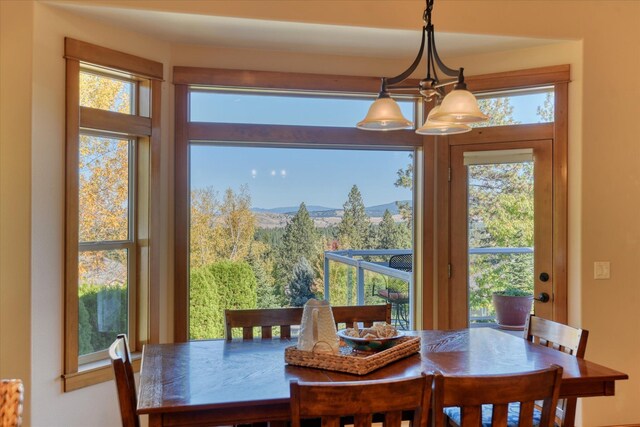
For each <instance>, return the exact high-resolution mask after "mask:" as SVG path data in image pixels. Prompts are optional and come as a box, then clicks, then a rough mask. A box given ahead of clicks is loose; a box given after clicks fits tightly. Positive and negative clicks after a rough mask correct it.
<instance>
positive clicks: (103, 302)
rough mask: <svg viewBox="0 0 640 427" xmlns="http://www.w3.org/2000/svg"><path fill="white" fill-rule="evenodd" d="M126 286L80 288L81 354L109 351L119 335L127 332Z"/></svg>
mask: <svg viewBox="0 0 640 427" xmlns="http://www.w3.org/2000/svg"><path fill="white" fill-rule="evenodd" d="M127 297H128V295H127V285H126V284H113V285H93V284H81V285H80V286H79V287H78V353H79V354H80V355H83V354H89V353H93V352H95V351H100V350H104V349H106V348H108V347H109V346H110V345H111V343H112V342H113V341H114V340H115V339H116V337H117V335H118V334H123V333H126V332H127V318H128V316H127V315H128V311H129V310H128V298H127Z"/></svg>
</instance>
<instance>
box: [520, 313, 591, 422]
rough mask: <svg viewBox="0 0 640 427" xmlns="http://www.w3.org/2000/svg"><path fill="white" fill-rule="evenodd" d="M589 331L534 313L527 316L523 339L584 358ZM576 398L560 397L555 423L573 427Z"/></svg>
mask: <svg viewBox="0 0 640 427" xmlns="http://www.w3.org/2000/svg"><path fill="white" fill-rule="evenodd" d="M588 338H589V331H587V330H585V329H579V328H573V327H571V326H567V325H565V324H562V323H558V322H554V321H552V320H547V319H544V318H542V317H537V316H534V315H531V316H529V318H528V319H527V323H526V324H525V327H524V339H525V340H527V341H531V342H533V343H535V344H539V345H544V346H546V347H550V348H554V349H556V350H559V351H563V352H565V353H568V354H570V355H572V356H575V357H579V358H584V353H585V351H586V349H587V339H588ZM577 401H578V399H577V398H575V397H574V398H570V399H560V400H559V401H558V407H557V409H556V425H558V426H559V427H565V426H567V427H573V425H574V423H575V418H576V405H577Z"/></svg>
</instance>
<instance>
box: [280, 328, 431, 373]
mask: <svg viewBox="0 0 640 427" xmlns="http://www.w3.org/2000/svg"><path fill="white" fill-rule="evenodd" d="M398 341H399V342H398V344H396V345H394V346H393V347H391V348H388V349H386V350H383V351H380V352H378V353H373V354H363V353H355V352H352V351H351V348H349V347H340V353H339V354H330V353H313V352H311V351H301V350H298V349H297V348H296V346H291V347H287V348H286V349H285V351H284V361H285V362H287V363H288V364H289V365H297V366H308V367H311V368H320V369H327V370H329V371H340V372H348V373H350V374H356V375H365V374H368V373H369V372H371V371H375V370H376V369H379V368H382V367H383V366H385V365H388V364H389V363H391V362H395V361H396V360H399V359H402V358H404V357H407V356H411V355H412V354H414V353H417V352H419V351H420V337H402V338H400V339H399V340H398Z"/></svg>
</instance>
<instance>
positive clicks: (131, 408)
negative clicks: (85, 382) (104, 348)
mask: <svg viewBox="0 0 640 427" xmlns="http://www.w3.org/2000/svg"><path fill="white" fill-rule="evenodd" d="M109 357H110V358H111V366H113V373H114V374H115V379H116V388H117V390H118V403H119V405H120V416H121V417H122V426H123V427H140V421H139V419H138V415H137V414H136V406H137V399H136V383H135V380H134V378H133V366H132V365H131V353H129V342H128V340H127V336H126V335H124V334H120V335H118V337H117V338H116V340H115V341H114V342H113V344H111V346H110V347H109Z"/></svg>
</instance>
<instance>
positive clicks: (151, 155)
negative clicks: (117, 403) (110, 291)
mask: <svg viewBox="0 0 640 427" xmlns="http://www.w3.org/2000/svg"><path fill="white" fill-rule="evenodd" d="M65 58H66V128H65V129H66V150H65V151H66V161H65V164H66V170H67V173H66V181H65V192H66V202H65V203H66V214H65V216H66V220H65V264H64V265H65V298H64V301H65V311H64V316H65V319H64V331H65V334H64V335H65V336H64V340H65V342H64V349H65V352H64V366H63V375H62V379H63V388H64V391H65V392H67V391H72V390H76V389H78V388H82V387H86V386H89V385H92V384H97V383H99V382H103V381H108V380H110V379H111V378H113V373H112V368H111V365H110V363H109V361H108V360H100V361H98V362H93V363H87V364H86V365H82V366H81V365H80V364H79V357H78V254H79V250H80V244H79V242H78V241H79V239H78V209H79V204H78V203H79V200H78V196H77V195H78V191H79V174H78V173H77V172H75V173H74V172H71V171H77V170H78V167H79V159H78V149H79V138H80V134H81V133H92V131H96V132H98V133H100V134H103V135H104V134H105V133H106V134H114V135H116V137H123V135H124V137H125V138H133V139H135V138H137V139H138V143H137V145H138V148H140V147H142V146H144V147H145V153H146V154H145V155H146V156H147V157H146V162H147V163H148V164H147V165H146V166H145V167H143V168H140V164H139V163H138V162H139V158H140V154H141V153H140V152H138V151H141V150H132V152H131V153H132V154H133V156H132V157H131V161H132V162H135V165H134V166H133V167H132V168H130V170H131V171H132V172H133V175H132V176H131V177H130V180H131V183H132V184H131V186H130V189H129V191H130V192H132V195H133V197H132V202H133V204H132V206H130V209H132V215H131V217H132V218H133V221H134V223H135V224H137V225H138V227H136V228H137V235H132V236H130V240H131V241H132V242H134V243H133V245H134V249H133V250H131V245H132V243H130V242H114V245H115V246H122V245H124V246H128V248H129V259H130V263H131V266H132V268H133V271H131V270H130V272H129V277H130V280H129V281H130V283H131V282H132V281H133V282H134V285H133V286H132V287H131V288H130V289H129V292H130V293H132V295H133V296H132V299H135V300H136V301H137V303H136V304H131V305H130V308H129V322H130V323H132V324H133V326H132V327H130V329H131V331H132V335H134V336H133V337H132V338H133V339H131V340H130V342H132V343H133V345H132V349H133V351H136V350H140V349H141V346H142V344H143V343H144V342H151V343H157V342H159V335H160V333H159V316H160V313H159V312H160V304H159V300H160V299H159V298H160V296H159V285H158V284H159V278H160V248H159V245H158V244H155V241H156V239H158V237H159V235H160V219H159V212H160V211H159V204H158V200H159V196H160V179H159V175H160V158H159V157H160V143H161V141H160V118H161V83H162V81H161V79H162V68H163V65H162V63H159V62H155V61H151V60H147V59H144V58H140V57H137V56H133V55H129V54H126V53H122V52H117V51H114V50H111V49H107V48H103V47H100V46H96V45H92V44H89V43H85V42H81V41H78V40H74V39H70V38H65ZM81 63H88V64H90V66H91V67H101V68H105V69H110V70H115V71H117V72H121V73H122V72H124V73H126V74H127V75H129V76H130V77H131V78H133V79H136V80H141V79H144V80H149V81H150V83H149V85H146V86H145V85H139V86H138V90H137V94H138V98H140V97H139V95H140V93H141V91H142V90H146V91H147V93H148V94H149V105H148V106H146V107H145V106H141V105H140V104H141V103H140V102H138V100H136V103H135V111H134V112H135V113H136V114H122V113H117V112H111V111H105V110H99V109H94V108H87V107H81V106H80V102H79V100H80V93H79V91H80V86H79V76H80V70H81ZM140 86H145V87H144V88H141V87H140ZM149 116H150V117H149ZM118 135H119V136H118ZM140 169H143V170H142V171H141V170H140ZM141 172H142V173H143V174H146V176H141ZM141 184H144V185H145V186H147V187H148V188H146V189H145V190H144V191H142V192H141V191H140V190H142V188H141V187H140V186H141ZM142 195H144V200H141V197H137V196H142ZM141 211H144V213H145V216H146V217H145V218H143V217H142V215H140V212H141ZM151 242H154V244H151ZM84 246H87V245H84ZM88 246H91V244H89V245H88ZM143 250H145V251H147V252H146V253H145V255H144V259H145V263H144V266H143V267H144V268H145V270H146V271H145V272H141V271H140V269H141V265H142V264H140V261H141V260H142V258H143V256H142V255H141V254H142V251H143ZM131 278H135V280H131ZM143 282H145V283H143ZM143 293H144V297H141V295H142V294H143ZM140 298H143V299H144V301H142V300H141V299H140ZM143 318H144V324H141V321H140V319H143ZM136 365H137V366H138V367H139V361H138V362H135V363H134V366H136Z"/></svg>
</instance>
